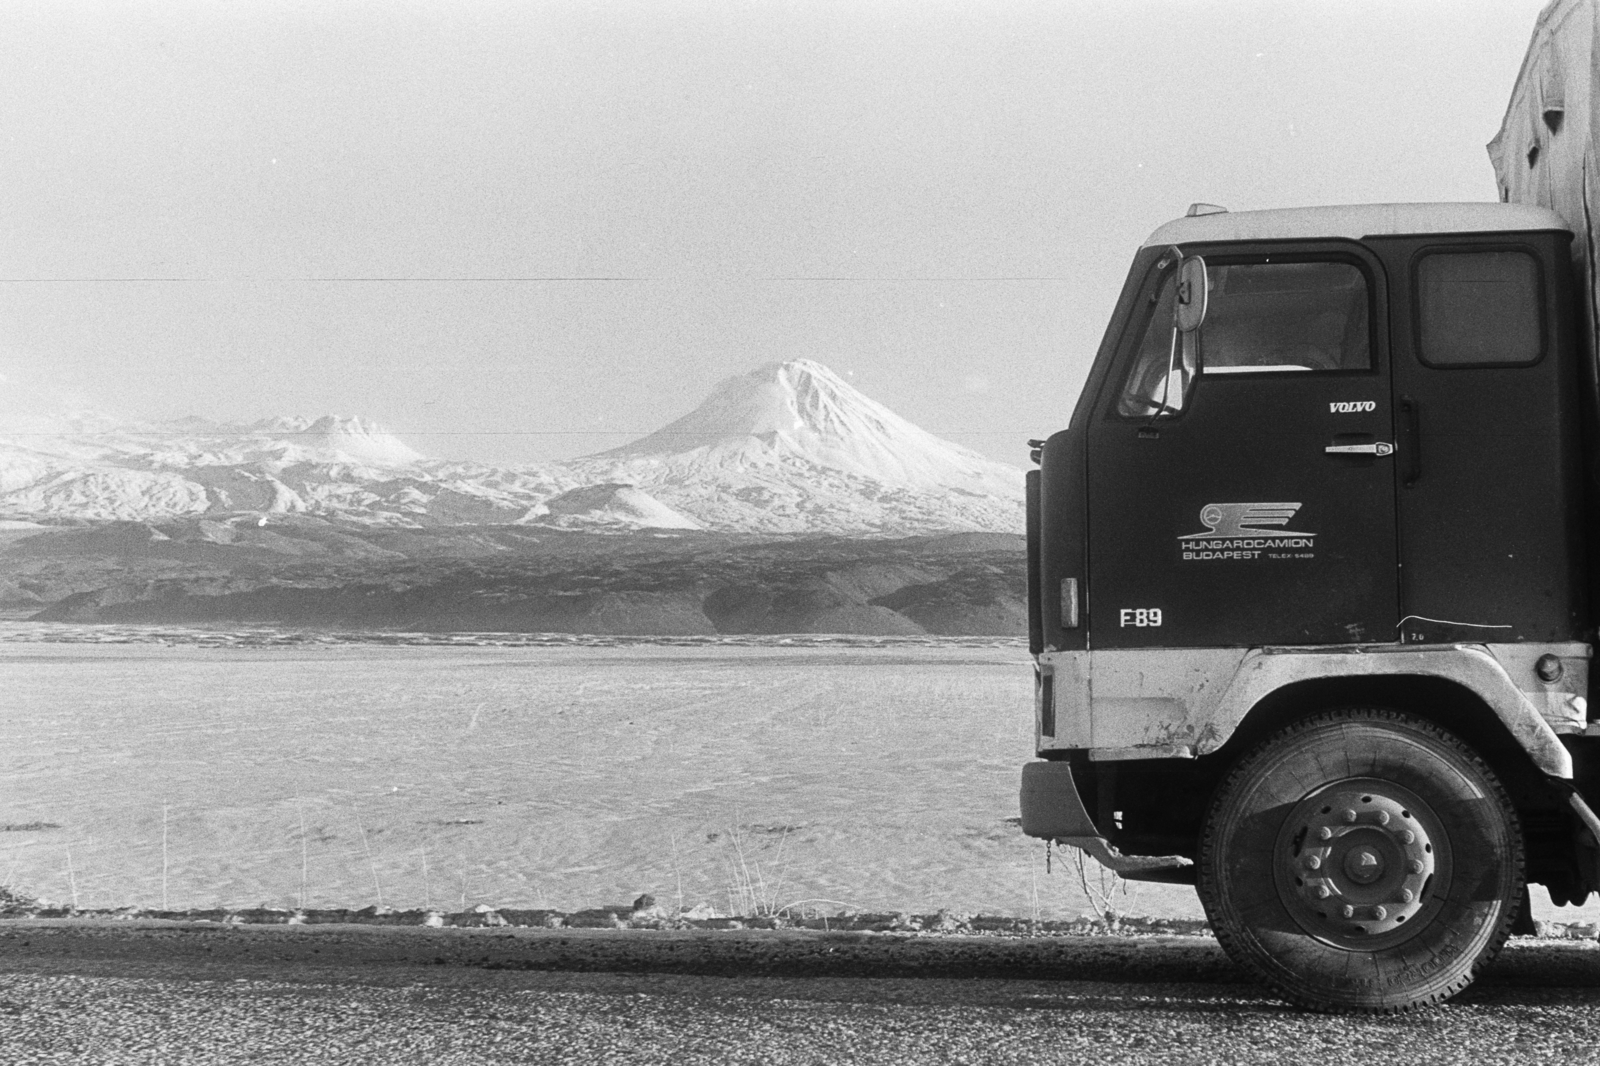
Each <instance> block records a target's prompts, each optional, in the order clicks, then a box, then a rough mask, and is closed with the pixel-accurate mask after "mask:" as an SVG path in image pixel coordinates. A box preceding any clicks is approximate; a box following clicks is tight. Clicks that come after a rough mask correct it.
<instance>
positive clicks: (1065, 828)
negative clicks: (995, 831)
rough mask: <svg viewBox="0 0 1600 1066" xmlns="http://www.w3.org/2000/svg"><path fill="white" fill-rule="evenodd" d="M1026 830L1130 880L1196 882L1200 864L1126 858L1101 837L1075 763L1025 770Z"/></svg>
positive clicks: (1026, 767)
mask: <svg viewBox="0 0 1600 1066" xmlns="http://www.w3.org/2000/svg"><path fill="white" fill-rule="evenodd" d="M1021 799H1022V831H1023V832H1024V833H1026V834H1027V835H1028V836H1031V837H1040V838H1042V839H1044V840H1053V841H1055V842H1056V843H1057V844H1064V845H1067V846H1069V847H1074V848H1079V849H1081V850H1083V851H1085V852H1087V853H1088V854H1089V856H1090V857H1091V858H1093V859H1094V860H1095V861H1096V862H1098V863H1099V864H1100V865H1101V866H1104V867H1105V868H1106V869H1108V870H1111V871H1112V872H1114V873H1117V874H1120V875H1121V876H1122V877H1124V878H1126V879H1128V880H1130V881H1168V882H1175V883H1178V884H1192V883H1193V881H1194V864H1193V863H1192V862H1190V861H1189V860H1188V859H1186V858H1184V857H1183V856H1182V855H1124V854H1122V853H1121V852H1119V851H1118V850H1117V849H1116V848H1115V847H1114V846H1112V844H1111V842H1110V841H1108V840H1107V839H1106V838H1105V837H1104V836H1102V835H1101V834H1100V830H1099V829H1097V828H1096V827H1095V824H1094V819H1092V818H1090V817H1089V812H1088V811H1087V810H1085V809H1084V806H1083V799H1082V797H1080V796H1079V795H1078V786H1077V783H1076V782H1075V781H1073V779H1072V766H1071V765H1070V764H1069V763H1066V762H1063V761H1058V760H1051V761H1045V760H1040V761H1038V762H1031V763H1028V764H1026V765H1024V766H1023V768H1022V797H1021Z"/></svg>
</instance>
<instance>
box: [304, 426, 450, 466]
mask: <svg viewBox="0 0 1600 1066" xmlns="http://www.w3.org/2000/svg"><path fill="white" fill-rule="evenodd" d="M291 439H297V441H298V443H300V444H301V445H302V446H304V447H306V448H309V449H311V450H313V451H314V452H316V453H317V455H318V456H319V457H321V458H324V461H328V462H340V461H344V462H349V461H354V462H358V463H364V464H367V465H369V466H410V465H411V464H412V463H416V462H420V461H421V460H422V459H424V458H425V457H424V456H423V454H422V453H421V452H418V451H414V450H413V449H412V448H411V447H410V446H409V445H407V444H406V443H405V442H404V441H402V440H401V439H400V438H399V437H397V436H395V435H394V434H393V433H390V432H389V431H388V430H386V429H384V428H383V427H382V426H379V425H377V424H375V423H373V422H368V421H364V420H363V419H361V418H358V417H350V418H339V417H337V416H334V415H324V416H323V417H322V418H319V419H317V420H316V421H314V422H312V423H311V424H310V425H308V426H306V427H305V429H304V430H301V431H299V433H297V434H295V435H294V437H292V438H291Z"/></svg>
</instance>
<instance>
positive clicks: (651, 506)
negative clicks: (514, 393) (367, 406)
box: [0, 360, 1022, 536]
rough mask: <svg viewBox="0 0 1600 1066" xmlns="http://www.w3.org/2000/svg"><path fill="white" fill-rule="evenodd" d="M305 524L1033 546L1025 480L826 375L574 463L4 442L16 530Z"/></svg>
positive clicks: (709, 402)
mask: <svg viewBox="0 0 1600 1066" xmlns="http://www.w3.org/2000/svg"><path fill="white" fill-rule="evenodd" d="M287 514H305V515H320V516H325V517H330V518H336V519H339V520H343V521H351V522H357V523H365V524H371V525H384V526H411V527H418V528H420V527H432V526H448V525H456V524H474V523H476V524H482V523H490V524H507V525H528V526H535V527H539V526H550V527H553V528H562V529H568V530H574V529H576V530H583V529H588V530H594V531H602V532H605V531H610V532H622V531H630V530H649V529H659V530H691V529H697V528H700V529H707V530H718V531H726V532H741V533H761V534H783V535H811V534H827V535H854V536H907V535H918V534H926V533H940V532H959V531H963V530H971V531H980V532H982V531H990V532H1017V531H1019V530H1020V529H1021V527H1022V474H1021V471H1020V470H1017V469H1015V468H1013V467H1009V466H1007V465H1006V464H1003V463H998V462H995V461H994V460H990V459H988V458H986V457H984V456H981V455H979V454H978V453H976V452H973V451H971V450H969V449H966V448H963V447H961V446H960V445H956V444H953V443H951V442H948V441H944V440H941V439H940V438H938V437H936V436H934V435H933V434H931V433H928V432H927V431H926V430H923V429H921V428H920V427H918V426H915V425H914V424H912V423H911V422H909V421H907V420H906V419H904V418H902V417H900V416H899V415H897V414H895V413H894V412H893V411H892V410H890V409H889V408H888V407H886V406H884V405H883V404H880V403H878V402H877V401H875V400H873V399H871V398H869V397H867V396H865V395H864V394H862V393H861V392H859V391H858V390H856V389H855V388H854V387H853V386H851V385H850V384H848V383H847V382H845V381H844V380H843V379H842V378H840V377H839V376H838V375H836V374H834V373H833V372H832V371H831V370H829V369H828V368H827V367H825V366H823V365H822V364H820V363H817V362H814V361H811V360H792V361H789V362H785V363H772V364H768V365H766V366H763V367H760V368H758V369H756V370H753V371H750V372H748V373H745V374H737V375H733V376H732V377H729V378H727V379H725V380H724V381H722V382H721V383H719V385H718V386H716V388H714V389H713V390H712V393H711V395H710V396H708V397H707V399H706V400H705V401H704V402H702V403H701V404H700V405H699V406H697V407H696V408H695V409H694V410H692V411H690V412H689V413H688V414H686V415H684V416H682V417H680V418H678V419H676V420H674V421H672V422H670V423H669V424H668V425H666V426H664V427H662V428H661V429H659V430H657V431H655V432H654V433H651V434H647V435H646V436H644V437H641V438H639V439H638V440H636V441H633V442H630V443H629V444H626V445H623V446H622V447H620V448H614V449H611V450H609V451H606V452H601V453H597V454H595V455H589V456H583V457H580V458H578V459H573V460H566V461H562V462H551V463H545V464H537V465H534V464H530V465H526V466H519V467H493V466H488V465H484V464H479V463H474V462H468V461H452V460H443V459H434V458H429V457H427V456H424V455H423V454H421V453H420V452H417V451H416V450H414V449H412V448H411V447H410V446H409V445H407V444H406V443H405V442H404V441H403V440H401V439H400V437H399V436H397V435H396V434H394V433H392V432H390V431H389V430H387V429H385V428H384V427H383V426H381V425H379V424H377V423H375V422H372V421H371V420H368V419H364V418H361V417H359V416H336V415H324V416H321V417H317V418H305V417H297V416H279V417H275V418H265V419H258V420H256V421H254V422H244V423H228V422H216V421H212V420H209V419H205V418H200V417H196V416H189V417H186V418H182V419H176V420H173V421H170V422H165V423H145V424H118V423H112V422H109V421H108V420H105V419H103V418H98V417H97V416H94V415H93V414H92V413H78V414H76V415H74V416H73V417H71V418H69V419H63V420H60V421H59V422H58V423H57V425H56V428H55V430H54V432H48V431H39V430H38V429H37V427H36V426H35V427H30V430H29V432H26V433H20V434H10V435H8V434H7V433H5V432H4V431H3V430H0V519H7V520H34V519H41V518H43V519H69V520H78V519H81V520H90V521H153V520H158V519H163V518H171V517H176V516H202V515H203V516H209V517H215V518H228V517H229V516H239V515H247V516H248V515H256V516H261V517H269V516H273V515H287Z"/></svg>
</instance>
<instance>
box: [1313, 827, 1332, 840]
mask: <svg viewBox="0 0 1600 1066" xmlns="http://www.w3.org/2000/svg"><path fill="white" fill-rule="evenodd" d="M1317 838H1318V839H1319V840H1332V839H1333V830H1332V829H1329V828H1328V827H1327V826H1323V827H1322V828H1321V829H1318V830H1317Z"/></svg>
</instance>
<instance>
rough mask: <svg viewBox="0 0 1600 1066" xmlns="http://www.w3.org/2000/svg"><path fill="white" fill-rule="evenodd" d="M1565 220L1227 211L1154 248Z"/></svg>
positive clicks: (1532, 225) (1394, 209)
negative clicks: (1174, 245) (1212, 242)
mask: <svg viewBox="0 0 1600 1066" xmlns="http://www.w3.org/2000/svg"><path fill="white" fill-rule="evenodd" d="M1571 228H1572V227H1570V226H1568V225H1567V224H1566V223H1565V222H1563V221H1562V220H1561V216H1560V215H1557V214H1556V213H1555V212H1554V211H1550V210H1548V209H1546V208H1543V207H1533V206H1531V205H1529V204H1496V203H1477V204H1474V203H1458V204H1350V205H1346V206H1343V207H1290V208H1280V209H1278V210H1273V211H1223V212H1218V213H1217V214H1213V215H1196V216H1195V217H1193V218H1179V219H1174V220H1173V221H1171V222H1168V223H1167V224H1166V225H1165V226H1162V227H1161V228H1160V229H1158V230H1156V231H1155V232H1154V233H1152V234H1151V235H1150V239H1149V240H1147V241H1145V242H1144V246H1145V247H1146V248H1149V247H1151V246H1153V245H1162V244H1191V243H1204V242H1210V241H1251V240H1282V239H1285V238H1291V239H1303V240H1310V239H1316V238H1329V237H1348V238H1351V239H1355V238H1359V237H1380V236H1388V235H1391V234H1412V233H1497V232H1523V233H1526V232H1528V231H1530V230H1568V231H1570V230H1571Z"/></svg>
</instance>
